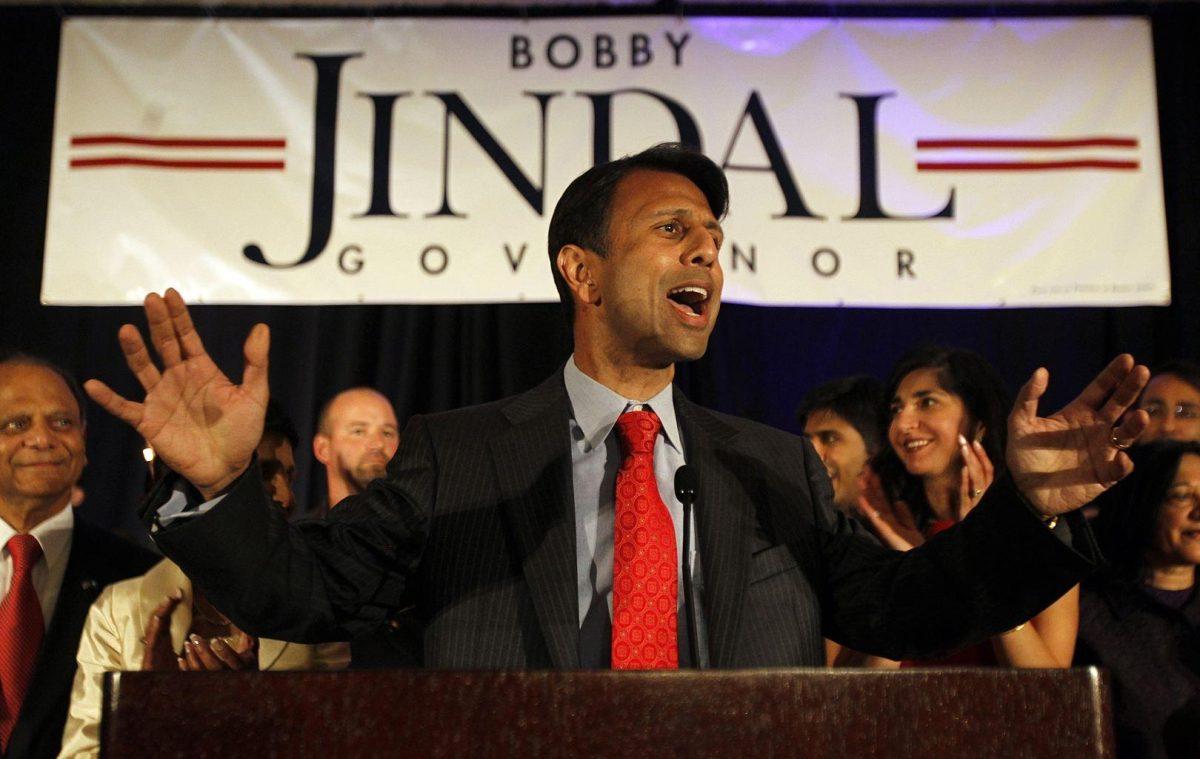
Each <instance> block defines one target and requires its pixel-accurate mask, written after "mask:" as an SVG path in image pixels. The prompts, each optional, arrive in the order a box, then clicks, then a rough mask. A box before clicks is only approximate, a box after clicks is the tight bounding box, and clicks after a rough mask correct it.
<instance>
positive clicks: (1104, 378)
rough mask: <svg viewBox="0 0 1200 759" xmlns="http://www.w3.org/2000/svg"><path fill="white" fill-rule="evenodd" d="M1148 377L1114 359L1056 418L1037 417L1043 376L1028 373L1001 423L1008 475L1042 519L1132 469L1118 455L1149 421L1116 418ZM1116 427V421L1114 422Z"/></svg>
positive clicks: (1046, 376)
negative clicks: (1005, 439) (1004, 422)
mask: <svg viewBox="0 0 1200 759" xmlns="http://www.w3.org/2000/svg"><path fill="white" fill-rule="evenodd" d="M1149 379H1150V370H1149V369H1147V368H1146V367H1144V366H1140V365H1135V364H1134V361H1133V356H1130V355H1128V354H1123V355H1120V356H1117V357H1116V358H1114V359H1113V360H1112V362H1111V363H1109V365H1108V366H1107V367H1106V368H1105V369H1104V371H1102V372H1101V373H1100V374H1099V375H1098V376H1097V377H1096V378H1095V379H1094V380H1092V381H1091V382H1090V383H1089V384H1088V386H1087V387H1086V388H1084V390H1083V392H1082V393H1080V394H1079V396H1078V397H1077V398H1076V399H1075V400H1073V401H1071V402H1070V403H1069V404H1067V405H1066V406H1065V407H1064V408H1063V409H1062V410H1061V411H1059V412H1058V413H1056V414H1054V415H1052V416H1048V417H1040V416H1038V415H1037V412H1038V400H1039V399H1040V398H1041V397H1042V395H1043V394H1044V393H1045V392H1046V387H1047V386H1048V385H1049V384H1050V373H1049V372H1048V371H1046V369H1044V368H1041V369H1038V370H1037V371H1035V372H1034V373H1033V376H1032V377H1030V378H1029V381H1028V382H1026V383H1025V385H1024V387H1022V388H1021V392H1020V393H1018V395H1017V402H1016V404H1015V405H1014V406H1013V410H1012V413H1011V414H1010V415H1009V417H1008V451H1007V454H1006V458H1007V460H1008V468H1009V471H1011V472H1012V476H1013V481H1014V482H1015V483H1016V486H1017V489H1018V490H1020V491H1021V493H1022V495H1024V496H1025V498H1026V499H1027V500H1028V501H1029V503H1030V504H1031V505H1032V506H1033V507H1034V508H1035V509H1037V510H1038V512H1040V513H1042V514H1044V515H1046V516H1056V515H1058V514H1064V513H1066V512H1068V511H1072V510H1074V509H1077V508H1079V507H1080V506H1083V505H1084V504H1086V503H1088V502H1090V501H1092V500H1093V499H1095V498H1096V496H1098V495H1100V493H1102V492H1104V490H1106V489H1107V488H1109V487H1111V486H1112V485H1114V484H1115V483H1116V482H1117V481H1118V480H1120V479H1121V478H1122V477H1124V476H1125V475H1127V474H1129V473H1130V472H1132V471H1133V462H1132V461H1130V459H1129V456H1127V455H1126V454H1125V449H1126V448H1128V447H1129V446H1131V445H1132V444H1133V443H1134V442H1135V441H1136V440H1137V438H1138V436H1139V435H1141V434H1142V432H1143V431H1144V430H1145V429H1146V425H1147V424H1149V423H1150V418H1149V417H1148V416H1147V415H1146V412H1145V411H1141V410H1138V411H1134V412H1133V413H1131V414H1129V415H1127V416H1125V418H1124V419H1123V420H1122V418H1121V417H1122V415H1124V414H1125V412H1126V411H1127V410H1128V409H1129V408H1130V406H1132V405H1133V403H1134V401H1136V400H1137V397H1138V395H1139V394H1140V393H1141V391H1142V388H1143V387H1145V385H1146V382H1147V381H1148V380H1149ZM1118 421H1119V423H1118Z"/></svg>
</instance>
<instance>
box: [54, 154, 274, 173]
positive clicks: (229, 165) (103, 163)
mask: <svg viewBox="0 0 1200 759" xmlns="http://www.w3.org/2000/svg"><path fill="white" fill-rule="evenodd" d="M117 166H137V167H143V168H152V169H185V170H225V169H241V170H249V171H255V170H275V169H278V170H282V169H283V168H284V162H283V161H191V160H165V159H159V158H134V157H132V156H113V157H111V158H72V159H71V168H72V169H103V168H112V167H117Z"/></svg>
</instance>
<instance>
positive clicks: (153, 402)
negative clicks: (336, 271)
mask: <svg viewBox="0 0 1200 759" xmlns="http://www.w3.org/2000/svg"><path fill="white" fill-rule="evenodd" d="M144 305H145V309H146V321H147V322H148V323H149V325H150V340H151V342H152V343H153V344H154V349H155V352H156V353H158V356H159V358H160V359H161V360H162V370H161V371H160V370H159V369H158V367H157V366H155V364H154V361H153V359H152V358H151V357H150V352H149V350H147V348H146V343H145V342H144V341H143V340H142V335H141V333H140V332H139V331H138V329H137V327H135V326H133V325H132V324H126V325H124V326H122V327H121V329H120V331H119V332H118V333H117V339H118V341H119V342H120V344H121V351H122V352H123V353H124V354H125V363H126V364H128V365H129V369H130V371H132V372H133V373H134V375H135V376H136V377H137V379H138V382H140V383H141V385H142V388H144V389H145V391H146V397H145V399H144V400H143V401H142V402H141V403H135V402H133V401H130V400H126V399H125V398H122V397H121V396H120V395H118V394H117V393H115V392H114V391H113V390H112V389H111V388H109V387H108V385H106V384H104V383H103V382H100V381H99V380H94V379H93V380H88V381H87V382H86V383H85V384H84V388H85V389H86V390H87V393H88V395H90V396H91V397H92V400H94V401H96V403H98V404H100V405H101V406H102V407H104V409H105V410H106V411H108V412H109V413H110V414H112V415H113V416H116V417H117V418H119V419H121V420H122V421H124V422H125V423H126V424H128V425H129V426H131V427H133V428H134V429H135V430H137V432H138V434H139V435H141V436H142V437H143V438H145V440H146V441H147V442H148V443H149V444H150V445H151V447H153V448H154V451H155V453H156V454H157V455H158V456H159V457H161V458H162V460H163V462H165V463H166V464H167V466H169V467H171V468H172V469H174V470H175V471H176V472H178V473H179V474H180V475H181V476H182V477H183V478H184V479H186V480H187V481H188V482H190V483H192V484H193V485H194V486H196V489H197V490H199V491H200V493H201V494H202V495H203V496H204V497H205V498H206V499H207V498H212V497H214V496H216V495H218V494H220V493H222V492H224V491H225V490H226V489H227V488H228V487H229V485H230V484H232V483H233V481H234V480H236V479H237V478H238V477H239V476H241V474H242V472H244V471H246V468H247V467H249V465H250V461H251V458H252V457H253V455H254V450H255V448H257V447H258V441H259V438H261V437H262V429H263V419H264V417H265V416H266V409H267V398H268V396H269V391H268V388H267V354H268V350H269V348H270V339H271V338H270V333H269V331H268V329H267V326H266V325H265V324H256V325H254V328H253V329H252V330H250V334H249V336H247V337H246V343H245V346H244V347H243V353H244V355H245V358H246V364H245V369H244V370H243V374H242V384H241V385H235V384H233V383H232V382H230V381H229V379H228V378H227V377H226V376H225V375H224V374H223V373H222V372H221V370H220V369H218V368H217V365H216V364H215V363H213V360H212V359H211V358H210V357H209V355H208V353H207V352H206V351H205V350H204V344H203V343H202V342H201V340H200V335H199V334H198V333H197V332H196V329H195V327H194V326H193V325H192V317H191V316H190V315H189V314H188V310H187V304H185V303H184V302H183V298H182V297H181V296H180V295H179V293H178V292H176V291H175V290H174V289H169V290H167V292H166V293H165V294H164V295H163V296H161V297H160V296H159V295H158V294H157V293H150V294H149V295H147V296H146V300H145V302H144Z"/></svg>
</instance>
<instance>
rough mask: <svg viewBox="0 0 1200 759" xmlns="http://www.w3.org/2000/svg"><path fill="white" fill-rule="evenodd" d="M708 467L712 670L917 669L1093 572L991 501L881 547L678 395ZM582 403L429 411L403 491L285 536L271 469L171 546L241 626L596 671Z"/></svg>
mask: <svg viewBox="0 0 1200 759" xmlns="http://www.w3.org/2000/svg"><path fill="white" fill-rule="evenodd" d="M675 399H676V401H675V403H676V413H677V418H678V421H679V427H680V431H681V434H682V437H683V442H684V446H685V454H686V458H687V461H688V464H689V465H690V466H691V467H692V468H693V469H695V470H696V473H697V475H698V479H699V496H698V500H697V503H696V515H697V516H696V519H697V531H698V537H699V546H698V552H699V556H700V563H701V565H702V567H703V574H704V593H703V599H702V605H703V617H704V620H705V624H706V628H707V640H708V660H709V661H710V662H711V664H712V666H714V667H757V666H798V665H819V664H822V663H823V654H822V643H821V638H822V635H823V634H824V635H826V636H828V637H831V638H833V639H835V640H838V641H840V642H842V643H844V644H846V645H849V646H851V647H852V648H854V649H857V650H861V651H871V652H878V653H880V654H883V655H886V656H889V657H891V658H911V657H915V656H918V655H928V654H931V653H934V652H941V651H945V650H947V649H950V648H954V647H957V646H961V645H963V644H967V643H972V642H975V641H977V640H981V639H983V638H985V637H987V636H988V635H990V634H993V633H996V632H999V631H1001V630H1004V629H1008V628H1011V627H1014V626H1015V625H1017V624H1018V623H1019V622H1021V621H1024V620H1026V619H1029V618H1030V617H1032V616H1033V615H1034V614H1035V613H1036V612H1037V611H1039V610H1040V609H1042V608H1044V607H1045V606H1047V605H1049V604H1050V603H1051V602H1052V601H1054V600H1055V599H1056V598H1058V597H1059V596H1061V595H1062V594H1063V593H1064V592H1065V591H1066V590H1067V589H1068V588H1069V587H1070V586H1071V585H1073V584H1075V583H1076V582H1078V581H1079V580H1080V578H1081V577H1082V576H1083V575H1084V574H1086V573H1087V572H1088V571H1089V570H1090V569H1091V567H1092V559H1093V557H1094V554H1093V549H1092V548H1091V544H1090V540H1089V539H1090V533H1087V531H1086V530H1084V531H1083V532H1082V533H1080V534H1077V535H1076V537H1075V539H1074V543H1075V545H1076V547H1077V548H1078V549H1079V551H1081V552H1082V553H1080V552H1077V551H1076V550H1074V549H1072V548H1071V547H1068V546H1067V545H1066V543H1065V542H1064V541H1063V540H1060V539H1059V538H1058V537H1056V536H1055V535H1054V534H1053V533H1051V531H1050V530H1048V529H1047V528H1046V527H1045V526H1044V525H1043V524H1042V523H1041V522H1040V521H1039V519H1038V518H1037V516H1036V515H1035V514H1034V513H1033V512H1032V511H1031V510H1030V509H1029V508H1028V506H1026V505H1025V504H1024V503H1022V502H1021V499H1020V496H1019V495H1018V494H1017V492H1016V490H1015V488H1014V487H1013V485H1012V483H1011V481H1009V480H1007V479H1001V480H1000V481H998V482H997V483H995V484H994V485H993V487H992V488H991V489H990V490H989V491H988V494H987V495H986V496H985V497H984V499H983V502H982V503H981V504H980V505H979V506H978V507H977V508H976V509H975V510H974V511H973V512H972V513H971V515H970V516H969V517H968V518H967V519H966V520H964V521H963V522H962V524H961V525H960V526H958V527H957V528H956V529H954V530H950V531H947V532H946V533H944V534H943V535H941V536H939V537H937V538H935V539H933V540H931V541H929V543H927V544H926V545H924V546H922V547H921V548H919V549H917V550H914V551H911V552H908V553H896V552H892V551H888V550H886V549H883V548H880V547H879V546H878V545H877V544H876V543H875V542H874V541H872V540H870V539H868V538H867V537H866V536H865V534H864V533H863V532H862V528H861V527H859V526H858V525H857V524H855V523H854V522H853V521H851V520H848V519H846V518H845V517H843V516H841V515H838V514H837V513H836V512H835V511H834V510H833V509H832V508H831V507H830V502H831V491H830V487H829V482H828V478H827V477H826V475H825V471H824V468H823V466H822V465H821V462H820V460H819V459H818V458H817V456H816V455H815V454H814V452H813V450H812V448H811V446H810V445H809V444H808V443H806V442H805V441H803V440H802V439H801V438H797V437H795V436H793V435H789V434H786V433H783V432H780V431H779V430H775V429H772V428H770V427H766V426H764V425H761V424H756V423H753V422H750V421H747V420H744V419H738V418H736V417H731V416H727V415H724V414H719V413H716V412H713V411H709V410H707V409H704V408H701V407H699V406H696V405H695V404H693V403H691V402H689V401H688V400H687V399H686V398H684V397H683V395H682V393H679V392H678V391H676V393H675ZM570 415H571V407H570V402H569V399H568V396H567V393H566V390H565V387H564V384H563V378H562V373H561V372H559V373H558V374H556V375H555V376H553V377H551V378H550V379H549V380H547V381H545V382H543V383H542V384H541V385H539V386H538V387H536V388H534V389H532V390H530V391H528V392H526V393H524V394H521V395H518V396H515V397H513V398H509V399H506V400H502V401H498V402H495V403H490V404H486V405H483V406H477V407H473V408H467V409H461V410H458V411H452V412H448V413H444V414H436V415H431V416H426V417H415V418H414V419H413V420H412V421H411V422H410V424H409V425H408V428H407V429H406V431H405V433H404V444H403V446H401V450H400V453H399V454H398V456H397V457H396V458H395V459H394V460H393V461H392V462H391V465H390V466H389V470H388V472H389V473H388V477H387V478H386V479H385V480H379V481H376V482H375V483H374V484H372V485H371V487H370V488H369V489H368V490H367V491H366V492H365V493H364V494H363V495H362V496H360V497H358V498H355V499H353V500H351V501H347V502H344V503H343V504H342V505H340V506H339V507H338V508H337V509H336V510H334V511H333V512H332V514H331V515H330V516H329V517H328V518H327V519H326V520H324V521H323V522H312V523H303V522H301V523H296V524H292V525H288V524H286V523H285V521H284V520H283V518H282V515H281V514H279V513H278V510H277V509H272V508H270V505H269V503H268V501H267V500H266V499H265V497H264V496H263V488H262V485H261V483H260V481H259V480H258V479H257V477H258V475H257V474H256V473H255V471H256V468H255V467H251V470H250V471H249V472H248V473H247V475H245V476H244V477H243V478H242V479H241V480H239V481H238V482H237V483H235V485H234V487H233V488H232V490H231V491H230V492H229V493H228V494H227V495H226V496H225V498H224V500H222V501H221V502H220V503H218V504H217V505H215V506H214V507H213V508H212V509H211V510H210V511H209V512H208V513H206V514H204V515H202V516H198V517H191V518H187V519H179V520H175V521H173V522H170V523H169V524H167V526H165V527H161V528H158V529H157V530H156V536H155V537H156V540H157V542H158V544H159V546H160V547H162V549H163V550H164V551H165V552H166V553H167V555H169V556H170V557H171V558H172V559H174V560H175V561H176V562H178V563H179V564H180V566H182V567H183V568H184V569H185V571H186V572H187V573H188V575H189V576H190V577H192V578H193V580H194V581H195V582H196V583H197V584H199V585H200V586H202V587H203V589H204V592H205V593H206V594H207V595H208V596H209V598H210V599H211V600H212V601H213V603H214V604H216V605H217V606H218V607H219V608H221V609H222V610H223V611H225V612H226V613H227V614H229V615H230V616H231V617H232V618H233V619H234V620H235V621H236V622H237V623H238V625H239V626H241V627H243V628H244V629H246V630H249V631H252V632H255V633H258V634H260V635H263V636H270V637H275V638H281V639H288V640H299V641H319V640H325V639H332V638H348V637H351V636H353V635H354V634H356V633H359V632H362V631H363V630H366V629H369V628H371V627H372V626H374V625H377V624H378V623H379V622H380V621H381V620H383V619H384V617H385V615H386V614H388V612H390V611H392V610H395V609H400V608H406V607H412V610H413V612H414V613H415V616H416V618H418V619H419V620H420V622H419V624H420V626H421V635H420V638H421V641H422V643H423V651H421V652H420V653H419V656H420V659H419V661H421V662H422V663H423V664H424V665H425V666H427V667H434V668H559V669H571V668H575V667H578V666H579V662H580V652H579V645H580V635H579V613H578V596H577V589H576V588H577V586H576V578H575V573H576V547H575V525H574V506H573V504H574V500H573V494H572V479H571V441H570V436H569V425H568V420H569V418H570Z"/></svg>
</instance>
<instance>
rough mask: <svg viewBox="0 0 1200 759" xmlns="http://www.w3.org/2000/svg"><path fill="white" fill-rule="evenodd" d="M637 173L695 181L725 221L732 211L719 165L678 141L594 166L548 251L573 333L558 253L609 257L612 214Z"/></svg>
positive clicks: (554, 223) (557, 214) (567, 198)
mask: <svg viewBox="0 0 1200 759" xmlns="http://www.w3.org/2000/svg"><path fill="white" fill-rule="evenodd" d="M635 171H663V172H668V173H671V174H680V175H682V176H684V177H687V178H688V179H690V180H691V181H692V183H693V184H695V185H696V187H698V188H700V192H702V193H704V198H705V200H707V201H708V208H709V210H710V211H712V214H713V216H715V217H717V218H718V219H720V218H721V217H723V216H724V215H725V212H726V211H728V210H729V183H728V182H727V181H726V179H725V173H724V172H723V171H721V168H720V167H719V166H717V164H715V163H713V161H712V160H711V159H709V158H708V157H707V156H705V155H704V154H703V153H701V152H700V151H698V150H696V149H694V148H691V147H688V146H686V145H683V144H682V143H678V142H664V143H660V144H658V145H655V146H654V147H652V148H648V149H646V150H643V151H642V152H641V153H637V154H636V155H631V156H625V157H624V158H618V159H617V160H615V161H610V162H608V163H604V164H600V165H599V166H593V167H592V168H590V169H588V170H587V171H585V172H583V173H582V174H580V175H579V176H578V177H576V178H575V180H574V181H573V182H571V184H569V185H568V186H567V189H566V190H564V191H563V194H562V197H560V198H559V199H558V204H557V205H556V206H555V207H554V213H553V215H552V216H551V217H550V232H549V235H548V241H549V244H548V246H547V247H548V248H549V253H550V271H551V273H552V274H553V275H554V286H555V287H557V288H558V297H559V300H560V301H562V306H563V310H564V312H565V314H566V317H567V327H568V332H570V327H572V326H573V325H574V323H575V304H574V301H573V300H572V299H571V290H570V288H569V287H567V283H566V281H565V280H564V279H563V278H562V275H561V274H560V273H559V271H558V251H560V250H562V248H563V246H565V245H578V246H579V247H581V248H585V249H587V250H590V251H592V252H594V253H596V254H597V255H599V256H601V257H603V256H606V255H608V246H609V239H608V232H609V222H610V218H609V212H610V210H611V207H612V199H613V195H614V194H615V193H616V190H617V185H619V184H620V183H621V180H622V179H624V178H625V177H627V176H629V174H631V173H632V172H635Z"/></svg>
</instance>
